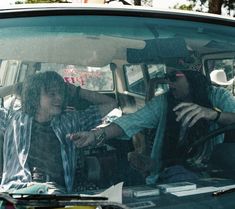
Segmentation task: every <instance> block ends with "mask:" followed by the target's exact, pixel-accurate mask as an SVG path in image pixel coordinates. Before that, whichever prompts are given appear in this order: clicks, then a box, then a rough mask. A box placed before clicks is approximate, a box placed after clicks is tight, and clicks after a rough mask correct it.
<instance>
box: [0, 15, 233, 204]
mask: <svg viewBox="0 0 235 209" xmlns="http://www.w3.org/2000/svg"><path fill="white" fill-rule="evenodd" d="M39 13H40V12H39ZM234 67H235V28H234V27H232V26H226V25H222V24H221V25H220V24H219V23H216V22H214V23H213V24H212V23H209V21H207V23H206V21H205V22H200V21H199V20H198V21H190V20H181V19H180V18H178V19H175V20H174V19H171V16H170V15H169V19H166V18H165V19H164V18H157V17H156V18H153V17H149V18H148V17H141V16H140V17H131V16H121V15H120V16H105V15H104V16H99V15H77V16H75V15H73V16H72V15H70V16H59V15H57V16H52V15H51V16H40V17H39V16H38V17H33V16H32V15H29V16H28V17H21V18H4V19H0V84H1V87H0V96H1V121H0V124H1V127H0V128H1V132H0V133H1V134H0V136H1V141H0V142H1V146H0V156H1V157H0V167H1V169H0V170H1V172H0V173H1V182H2V184H1V186H2V188H1V189H2V191H9V192H18V193H21V192H22V193H24V192H26V191H27V192H30V193H37V192H38V190H37V189H36V190H34V189H35V187H34V186H35V185H36V186H37V188H38V187H39V188H45V190H40V191H43V193H50V194H51V193H57V194H58V193H59V194H61V193H62V194H74V193H79V194H80V193H89V194H93V193H96V192H95V191H101V190H104V189H107V188H109V187H110V186H112V185H113V184H117V183H119V182H124V187H125V188H126V187H128V188H132V187H135V189H136V190H134V189H133V190H126V191H127V192H126V195H127V196H128V195H131V196H132V195H136V196H138V195H141V193H138V192H136V193H134V192H135V191H138V189H137V188H139V187H136V186H140V185H145V186H146V185H151V188H154V189H155V190H153V191H154V192H159V191H160V193H161V192H162V191H167V189H166V188H165V187H164V186H163V187H160V186H159V185H162V184H170V183H174V182H177V183H178V182H186V181H187V182H189V185H188V184H186V183H185V185H184V186H189V187H190V186H191V187H190V188H192V189H195V185H197V186H198V185H199V184H197V182H198V180H199V179H205V178H228V179H233V178H234V171H233V169H232V168H231V167H230V165H232V163H233V162H232V160H231V161H229V159H227V158H228V156H226V155H225V153H230V152H231V153H233V149H232V148H234V149H235V147H234V146H233V143H232V142H233V139H232V137H231V136H230V135H232V134H231V132H230V134H228V133H225V134H224V133H222V134H221V133H220V134H219V135H216V136H211V137H209V138H203V137H205V136H207V135H208V133H210V132H211V131H213V130H215V129H216V128H219V127H224V126H226V125H230V124H232V123H234V122H235V116H234V113H235V99H234V97H233V94H234ZM221 145H222V146H221ZM220 150H223V151H220ZM218 158H219V159H220V161H219V160H218ZM230 159H231V158H230ZM32 186H33V187H32ZM209 186H214V185H213V183H212V185H209ZM189 187H188V188H189ZM143 188H144V187H143ZM158 189H159V190H158ZM133 207H134V206H133Z"/></svg>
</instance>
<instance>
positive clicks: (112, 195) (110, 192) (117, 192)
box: [80, 182, 123, 204]
mask: <svg viewBox="0 0 235 209" xmlns="http://www.w3.org/2000/svg"><path fill="white" fill-rule="evenodd" d="M122 187H123V182H120V183H118V184H116V185H113V186H111V187H109V188H108V189H106V190H105V191H103V192H101V193H99V194H96V195H85V194H80V195H81V196H83V197H85V196H89V197H92V196H93V197H106V198H108V202H116V203H121V204H122Z"/></svg>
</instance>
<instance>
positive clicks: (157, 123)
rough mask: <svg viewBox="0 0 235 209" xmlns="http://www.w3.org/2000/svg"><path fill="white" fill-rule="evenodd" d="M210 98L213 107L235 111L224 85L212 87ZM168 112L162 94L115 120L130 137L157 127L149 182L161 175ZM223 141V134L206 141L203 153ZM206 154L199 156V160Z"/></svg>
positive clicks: (213, 125) (230, 95)
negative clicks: (133, 111)
mask: <svg viewBox="0 0 235 209" xmlns="http://www.w3.org/2000/svg"><path fill="white" fill-rule="evenodd" d="M208 96H209V100H210V101H211V104H212V105H213V107H217V108H219V109H220V110H221V111H222V112H233V113H235V98H234V96H233V95H232V94H231V93H230V92H229V91H227V90H226V89H225V88H222V87H214V86H213V87H211V89H210V91H209V95H208ZM166 113H167V95H166V94H162V95H159V96H157V97H154V98H153V99H152V100H151V101H149V102H148V103H146V105H145V106H144V107H143V108H141V109H140V110H138V111H136V112H135V113H131V114H128V115H125V116H123V117H121V118H118V119H117V120H115V121H114V123H115V124H117V125H118V126H120V127H121V128H122V129H123V131H124V132H125V134H126V135H127V136H128V137H129V139H130V138H131V137H132V136H133V135H134V134H136V133H138V132H139V131H141V130H143V129H144V128H156V134H155V138H154V144H153V147H152V151H151V158H152V159H153V160H154V161H155V162H156V167H155V171H154V172H153V173H152V175H151V176H149V177H147V179H146V182H147V183H148V184H152V183H155V182H156V180H157V179H158V176H159V171H160V169H161V168H162V165H161V162H162V161H161V157H162V154H161V151H162V146H163V139H164V133H165V128H166ZM217 127H218V124H216V123H214V122H211V123H210V130H214V129H215V128H217ZM222 142H223V136H221V135H220V136H218V137H216V139H215V140H210V141H208V143H206V145H205V147H204V150H203V153H202V154H203V155H207V154H208V153H211V151H212V149H213V147H214V145H216V144H218V143H222ZM204 157H205V156H199V157H198V159H197V160H198V162H200V160H202V159H203V158H204Z"/></svg>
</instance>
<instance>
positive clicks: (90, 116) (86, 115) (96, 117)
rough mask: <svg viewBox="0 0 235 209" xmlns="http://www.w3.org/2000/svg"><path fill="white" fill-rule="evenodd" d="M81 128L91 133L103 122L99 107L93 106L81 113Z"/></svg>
mask: <svg viewBox="0 0 235 209" xmlns="http://www.w3.org/2000/svg"><path fill="white" fill-rule="evenodd" d="M78 117H79V121H80V126H81V127H80V128H81V129H82V130H83V131H90V130H91V129H93V128H95V127H96V126H98V125H99V124H101V122H102V117H101V114H100V111H99V108H98V106H96V105H91V106H89V107H88V108H87V109H85V110H83V111H79V115H78Z"/></svg>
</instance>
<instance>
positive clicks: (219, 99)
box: [211, 87, 235, 113]
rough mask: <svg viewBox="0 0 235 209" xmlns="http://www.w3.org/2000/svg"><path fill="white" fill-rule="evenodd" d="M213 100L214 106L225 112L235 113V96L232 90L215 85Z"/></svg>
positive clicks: (212, 93) (212, 92) (212, 94)
mask: <svg viewBox="0 0 235 209" xmlns="http://www.w3.org/2000/svg"><path fill="white" fill-rule="evenodd" d="M211 101H212V104H213V105H214V107H217V108H219V109H221V110H222V111H223V112H233V113H235V97H234V96H233V95H232V93H231V92H230V91H228V90H227V89H225V88H222V87H213V89H212V91H211Z"/></svg>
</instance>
